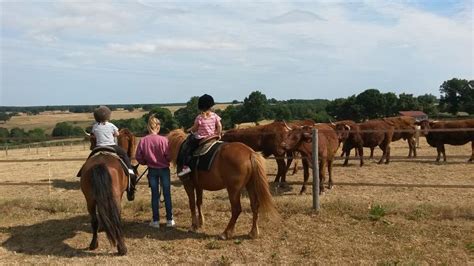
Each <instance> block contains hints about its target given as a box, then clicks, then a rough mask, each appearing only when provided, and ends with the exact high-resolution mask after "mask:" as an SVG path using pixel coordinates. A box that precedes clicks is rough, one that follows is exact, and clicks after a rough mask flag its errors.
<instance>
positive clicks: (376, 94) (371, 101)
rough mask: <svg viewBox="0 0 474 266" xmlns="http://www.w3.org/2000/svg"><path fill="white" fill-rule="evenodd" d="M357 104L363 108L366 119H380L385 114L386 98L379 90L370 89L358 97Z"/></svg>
mask: <svg viewBox="0 0 474 266" xmlns="http://www.w3.org/2000/svg"><path fill="white" fill-rule="evenodd" d="M355 104H357V105H358V106H360V107H362V109H361V111H362V116H363V117H364V118H369V119H373V118H379V117H383V116H384V114H385V109H386V107H385V97H384V96H383V95H382V94H381V93H380V91H379V90H377V89H368V90H365V91H363V92H362V93H360V94H359V95H357V97H356V99H355Z"/></svg>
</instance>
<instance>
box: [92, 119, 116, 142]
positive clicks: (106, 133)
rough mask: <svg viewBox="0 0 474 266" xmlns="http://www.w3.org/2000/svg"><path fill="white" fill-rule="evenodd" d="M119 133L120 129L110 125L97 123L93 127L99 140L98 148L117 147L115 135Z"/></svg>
mask: <svg viewBox="0 0 474 266" xmlns="http://www.w3.org/2000/svg"><path fill="white" fill-rule="evenodd" d="M116 132H118V128H117V127H116V126H115V125H114V124H112V123H110V122H105V123H95V124H94V125H93V126H92V133H93V134H94V136H95V138H96V140H97V144H96V145H97V146H109V145H115V138H114V133H116Z"/></svg>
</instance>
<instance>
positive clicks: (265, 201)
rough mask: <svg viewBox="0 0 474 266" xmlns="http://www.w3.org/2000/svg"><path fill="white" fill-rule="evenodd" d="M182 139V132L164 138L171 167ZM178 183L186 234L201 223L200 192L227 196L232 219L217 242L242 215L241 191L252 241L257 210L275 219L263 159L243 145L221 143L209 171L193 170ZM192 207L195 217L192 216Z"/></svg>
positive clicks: (194, 229) (232, 231)
mask: <svg viewBox="0 0 474 266" xmlns="http://www.w3.org/2000/svg"><path fill="white" fill-rule="evenodd" d="M185 139H186V133H185V132H184V131H183V130H182V129H175V130H173V131H171V132H170V133H169V135H168V140H169V145H170V155H171V156H170V157H171V160H172V162H173V163H174V164H176V160H177V157H178V152H179V148H180V147H181V144H182V143H183V142H184V140H185ZM182 182H183V185H184V188H185V190H186V193H187V195H188V199H189V207H190V209H191V218H192V225H191V228H190V231H193V232H194V231H196V230H197V229H198V228H200V227H201V226H202V224H203V223H204V217H203V215H202V212H201V205H202V193H203V190H204V189H205V190H211V191H216V190H221V189H227V192H228V194H229V200H230V204H231V208H232V217H231V218H230V221H229V224H228V225H227V227H226V229H225V230H224V232H223V233H222V234H221V235H220V238H221V239H229V238H231V237H232V236H233V234H234V226H235V223H236V221H237V218H238V217H239V214H240V212H241V211H242V207H241V204H240V196H241V193H242V190H243V188H244V187H245V188H246V189H247V192H248V195H249V198H250V205H251V208H252V213H253V222H252V229H251V231H250V233H249V236H250V237H251V238H256V237H257V236H258V234H259V231H258V225H257V221H258V212H259V210H260V211H262V212H264V213H267V214H269V217H271V218H275V217H278V213H277V211H276V209H275V206H274V205H273V202H272V196H271V194H270V190H269V187H268V181H267V175H266V172H265V159H264V158H263V157H262V156H261V155H260V154H258V153H256V152H254V151H253V150H252V149H251V148H249V147H248V146H246V145H245V144H243V143H240V142H232V143H224V144H223V145H222V146H221V148H220V150H219V151H218V152H217V154H216V156H215V158H214V162H213V163H212V168H211V169H210V170H209V171H200V170H195V171H193V172H192V173H191V174H189V175H188V176H185V177H184V178H183V179H182ZM196 203H197V211H198V215H196Z"/></svg>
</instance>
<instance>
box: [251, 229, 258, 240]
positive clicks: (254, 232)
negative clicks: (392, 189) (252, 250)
mask: <svg viewBox="0 0 474 266" xmlns="http://www.w3.org/2000/svg"><path fill="white" fill-rule="evenodd" d="M249 237H250V238H251V239H257V238H258V231H251V232H250V233H249Z"/></svg>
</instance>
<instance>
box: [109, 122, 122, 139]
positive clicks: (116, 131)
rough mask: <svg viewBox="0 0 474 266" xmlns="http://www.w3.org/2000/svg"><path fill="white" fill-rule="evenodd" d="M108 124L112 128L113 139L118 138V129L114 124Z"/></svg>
mask: <svg viewBox="0 0 474 266" xmlns="http://www.w3.org/2000/svg"><path fill="white" fill-rule="evenodd" d="M110 124H111V125H112V127H113V128H114V137H118V136H119V135H120V133H119V130H118V128H117V127H116V126H115V125H114V124H112V123H110Z"/></svg>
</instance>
